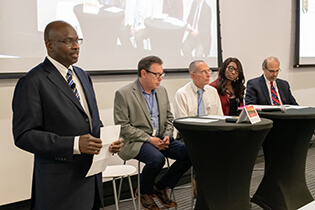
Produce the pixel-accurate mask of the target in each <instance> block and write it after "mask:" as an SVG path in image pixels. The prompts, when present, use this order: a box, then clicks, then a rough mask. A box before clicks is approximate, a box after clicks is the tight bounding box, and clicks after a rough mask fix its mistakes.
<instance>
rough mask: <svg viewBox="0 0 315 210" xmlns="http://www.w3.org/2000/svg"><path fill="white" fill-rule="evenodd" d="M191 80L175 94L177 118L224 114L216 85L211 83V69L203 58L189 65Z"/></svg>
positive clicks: (174, 105) (174, 104) (175, 113)
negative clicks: (212, 85)
mask: <svg viewBox="0 0 315 210" xmlns="http://www.w3.org/2000/svg"><path fill="white" fill-rule="evenodd" d="M189 73H190V77H191V81H190V82H189V83H187V84H186V85H185V86H183V87H181V88H180V89H179V90H178V91H177V92H176V94H175V99H174V103H173V108H174V115H175V118H179V117H189V116H202V115H223V112H222V107H221V102H220V98H219V96H218V92H217V90H216V89H215V88H214V87H211V86H210V85H209V83H210V73H211V70H210V69H209V66H208V65H207V63H206V62H204V61H203V60H195V61H193V62H191V63H190V65H189Z"/></svg>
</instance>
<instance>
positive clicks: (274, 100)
mask: <svg viewBox="0 0 315 210" xmlns="http://www.w3.org/2000/svg"><path fill="white" fill-rule="evenodd" d="M270 92H271V98H272V104H273V105H280V104H281V103H280V100H279V97H278V94H277V92H276V89H275V87H274V86H273V81H271V82H270Z"/></svg>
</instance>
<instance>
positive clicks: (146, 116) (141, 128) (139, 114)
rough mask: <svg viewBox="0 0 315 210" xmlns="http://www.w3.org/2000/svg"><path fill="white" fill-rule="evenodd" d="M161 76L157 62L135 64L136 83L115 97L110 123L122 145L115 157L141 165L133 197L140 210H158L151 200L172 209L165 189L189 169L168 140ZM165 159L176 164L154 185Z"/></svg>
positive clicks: (180, 148)
mask: <svg viewBox="0 0 315 210" xmlns="http://www.w3.org/2000/svg"><path fill="white" fill-rule="evenodd" d="M164 75H165V74H164V73H163V67H162V60H161V59H160V58H158V57H156V56H148V57H145V58H143V59H141V60H140V62H139V63H138V79H137V80H136V81H134V82H132V83H131V84H129V85H127V86H125V87H123V88H121V89H119V90H118V91H117V92H116V94H115V103H114V120H115V124H118V125H121V133H120V134H121V136H122V137H124V139H125V141H126V142H125V146H123V147H122V149H121V151H120V153H119V156H120V157H121V158H122V159H124V160H129V159H132V158H135V159H137V160H139V161H141V162H143V163H145V167H144V168H143V170H142V174H141V180H140V183H141V184H140V193H139V189H137V191H136V193H135V195H136V198H137V199H139V198H140V201H141V205H142V206H143V208H144V209H154V210H157V209H160V208H159V207H158V206H157V205H156V203H155V202H154V200H153V199H152V198H153V197H156V198H158V200H159V201H160V203H161V204H162V205H163V206H164V207H166V208H172V207H176V206H177V203H176V202H175V201H173V200H171V199H170V198H169V197H168V195H167V192H166V189H167V188H174V187H175V185H176V183H177V181H178V180H179V179H180V178H181V176H182V175H183V174H184V173H185V172H186V171H187V170H188V169H189V168H190V167H191V162H190V159H189V157H188V153H187V150H186V147H185V145H184V144H183V143H182V142H180V141H177V140H174V139H173V138H172V134H173V129H174V128H173V115H172V112H171V109H170V103H169V100H168V95H167V92H166V89H165V88H164V87H162V86H160V83H161V81H162V78H163V76H164ZM165 157H169V158H172V159H175V160H176V162H174V163H173V164H172V166H171V167H170V168H169V169H168V171H167V172H166V173H165V175H163V177H162V178H161V179H160V180H159V181H158V182H157V183H155V178H156V176H157V175H158V173H159V172H160V171H161V170H162V168H163V166H164V164H165Z"/></svg>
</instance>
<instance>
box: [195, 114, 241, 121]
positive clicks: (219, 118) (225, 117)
mask: <svg viewBox="0 0 315 210" xmlns="http://www.w3.org/2000/svg"><path fill="white" fill-rule="evenodd" d="M200 117H202V118H211V119H218V120H225V119H227V118H235V116H234V117H233V116H222V115H204V116H200Z"/></svg>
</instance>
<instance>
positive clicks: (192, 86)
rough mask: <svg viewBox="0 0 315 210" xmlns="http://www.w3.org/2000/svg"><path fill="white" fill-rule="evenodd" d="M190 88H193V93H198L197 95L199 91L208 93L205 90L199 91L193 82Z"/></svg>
mask: <svg viewBox="0 0 315 210" xmlns="http://www.w3.org/2000/svg"><path fill="white" fill-rule="evenodd" d="M190 86H191V88H192V89H193V92H194V93H196V94H197V91H198V90H203V92H205V91H206V90H205V88H202V89H199V88H198V87H197V86H196V85H195V83H194V81H192V80H191V82H190Z"/></svg>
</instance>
